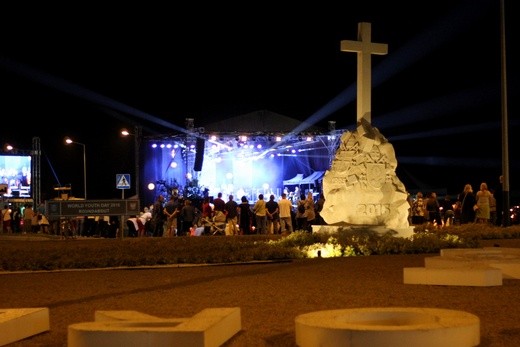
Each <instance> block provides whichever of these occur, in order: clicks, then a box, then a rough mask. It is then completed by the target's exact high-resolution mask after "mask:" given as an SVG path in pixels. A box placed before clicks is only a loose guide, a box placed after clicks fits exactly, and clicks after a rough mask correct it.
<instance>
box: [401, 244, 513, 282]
mask: <svg viewBox="0 0 520 347" xmlns="http://www.w3.org/2000/svg"><path fill="white" fill-rule="evenodd" d="M424 264H425V267H423V268H420V267H416V268H404V269H403V281H404V283H405V284H436V285H458V286H499V285H502V280H503V279H520V249H518V248H500V247H484V248H448V249H441V251H440V256H434V257H426V258H424Z"/></svg>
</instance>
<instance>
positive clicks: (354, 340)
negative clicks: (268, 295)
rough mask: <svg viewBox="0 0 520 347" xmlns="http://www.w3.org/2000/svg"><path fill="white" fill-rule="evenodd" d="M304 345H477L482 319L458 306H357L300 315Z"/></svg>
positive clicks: (298, 329) (298, 335)
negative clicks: (458, 308) (450, 307)
mask: <svg viewBox="0 0 520 347" xmlns="http://www.w3.org/2000/svg"><path fill="white" fill-rule="evenodd" d="M295 323H296V344H297V345H298V346H300V347H318V346H327V347H336V346H338V347H339V346H341V347H367V346H370V347H397V346H399V347H401V346H421V347H445V346H457V347H466V346H468V347H469V346H477V345H479V343H480V320H479V318H478V317H477V316H475V315H473V314H470V313H467V312H463V311H455V310H446V309H437V308H414V307H382V308H377V307H375V308H355V309H340V310H329V311H317V312H311V313H307V314H303V315H299V316H297V317H296V319H295Z"/></svg>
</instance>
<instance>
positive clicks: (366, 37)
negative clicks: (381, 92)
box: [341, 23, 388, 124]
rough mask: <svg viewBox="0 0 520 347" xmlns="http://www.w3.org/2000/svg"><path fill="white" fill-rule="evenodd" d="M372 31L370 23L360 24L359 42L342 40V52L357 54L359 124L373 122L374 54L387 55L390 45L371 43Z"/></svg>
mask: <svg viewBox="0 0 520 347" xmlns="http://www.w3.org/2000/svg"><path fill="white" fill-rule="evenodd" d="M371 36H372V29H371V24H370V23H358V41H351V40H342V41H341V51H342V52H356V53H357V56H358V60H357V122H358V124H359V123H361V120H362V119H365V120H366V121H367V122H368V123H369V124H370V123H371V121H372V119H371V118H372V117H371V113H372V108H371V102H372V98H371V90H372V69H371V61H372V59H371V58H372V54H378V55H385V54H387V53H388V45H387V44H384V43H373V42H370V40H371Z"/></svg>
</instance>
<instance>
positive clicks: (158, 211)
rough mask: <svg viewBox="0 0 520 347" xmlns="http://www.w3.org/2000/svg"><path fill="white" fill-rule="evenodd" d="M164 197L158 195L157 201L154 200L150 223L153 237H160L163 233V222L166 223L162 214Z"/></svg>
mask: <svg viewBox="0 0 520 347" xmlns="http://www.w3.org/2000/svg"><path fill="white" fill-rule="evenodd" d="M163 204H164V196H163V195H162V194H159V196H158V197H157V200H155V202H154V204H153V209H152V221H153V236H154V237H161V236H162V235H163V233H164V222H165V221H166V215H165V214H164V206H163Z"/></svg>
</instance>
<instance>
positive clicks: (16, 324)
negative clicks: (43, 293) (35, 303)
mask: <svg viewBox="0 0 520 347" xmlns="http://www.w3.org/2000/svg"><path fill="white" fill-rule="evenodd" d="M49 329H50V323H49V309H48V308H46V307H36V308H11V309H0V346H5V345H8V344H10V343H13V342H16V341H20V340H23V339H25V338H27V337H30V336H33V335H36V334H40V333H43V332H45V331H49Z"/></svg>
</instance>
